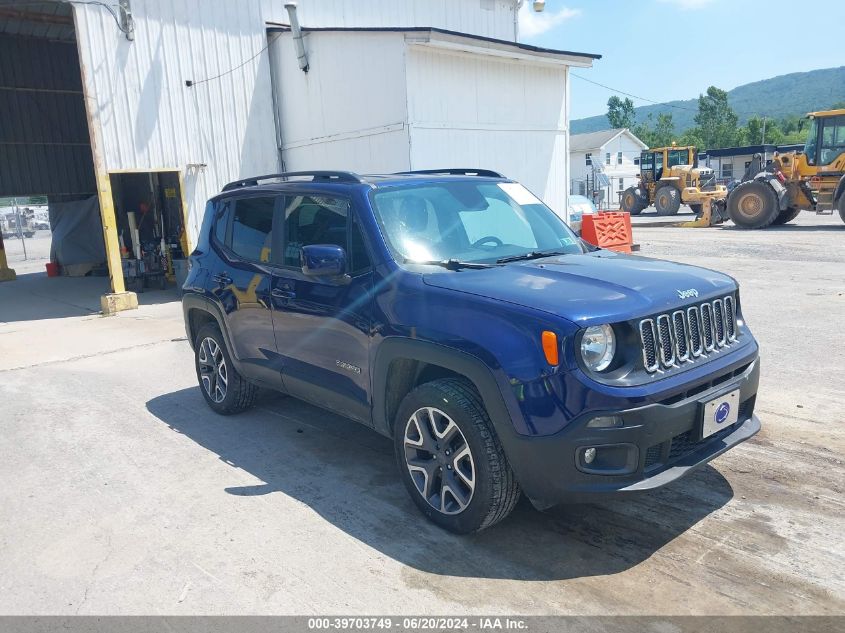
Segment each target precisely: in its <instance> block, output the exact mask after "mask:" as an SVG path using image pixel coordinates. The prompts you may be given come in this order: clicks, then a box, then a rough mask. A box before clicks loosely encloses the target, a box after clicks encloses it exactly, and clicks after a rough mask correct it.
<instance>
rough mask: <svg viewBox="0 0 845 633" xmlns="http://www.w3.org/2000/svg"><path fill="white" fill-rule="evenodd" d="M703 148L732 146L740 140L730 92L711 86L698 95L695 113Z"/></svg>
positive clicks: (737, 120)
mask: <svg viewBox="0 0 845 633" xmlns="http://www.w3.org/2000/svg"><path fill="white" fill-rule="evenodd" d="M695 122H696V124H697V126H698V131H699V135H700V138H701V141H702V142H703V143H704V147H703V148H702V149H717V148H720V147H731V146H732V145H735V144H736V142H737V140H738V136H739V134H738V129H739V128H738V122H739V119H738V117H737V116H736V112H734V111H733V109H732V108H731V106H730V105H729V104H728V93H727V92H725V91H724V90H720V89H719V88H717V87H716V86H710V87H709V88H708V89H707V94H706V95H700V96H699V97H698V114H697V115H695Z"/></svg>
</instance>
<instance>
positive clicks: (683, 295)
mask: <svg viewBox="0 0 845 633" xmlns="http://www.w3.org/2000/svg"><path fill="white" fill-rule="evenodd" d="M675 292H677V293H678V297H679V298H680V299H692V298H693V297H696V298H697V297H698V290H696V289H695V288H690V289H689V290H676V291H675Z"/></svg>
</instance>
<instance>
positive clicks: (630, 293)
mask: <svg viewBox="0 0 845 633" xmlns="http://www.w3.org/2000/svg"><path fill="white" fill-rule="evenodd" d="M423 281H424V282H425V283H426V284H427V285H429V286H434V287H438V288H445V289H448V290H455V291H458V292H465V293H469V294H473V295H478V296H481V297H487V298H490V299H495V300H498V301H507V302H509V303H514V304H517V305H521V306H526V307H529V308H534V309H538V310H542V311H544V312H549V313H551V314H554V315H557V316H559V317H563V318H565V319H567V320H569V321H572V322H573V323H577V324H579V325H582V326H587V325H592V324H596V323H614V322H617V321H625V320H628V319H633V318H639V317H643V316H647V315H650V314H656V313H658V312H663V311H667V310H671V309H675V308H678V307H681V306H685V305H690V304H692V303H695V302H696V301H705V300H706V299H708V298H710V297H715V296H720V295H723V294H727V293H729V292H732V291H733V290H735V289H736V284H735V283H734V281H733V280H732V279H731V278H730V277H728V276H727V275H724V274H722V273H718V272H715V271H712V270H708V269H706V268H698V267H696V266H688V265H686V264H677V263H675V262H668V261H664V260H659V259H651V258H648V257H640V256H634V255H622V254H618V253H614V252H612V251H599V252H595V253H587V254H584V255H564V256H555V257H544V258H543V259H536V260H532V261H527V262H514V263H511V264H507V265H504V266H496V267H493V268H487V269H482V270H467V269H464V270H460V271H443V272H436V273H429V274H425V275H424V276H423ZM696 294H697V295H698V296H697V298H696Z"/></svg>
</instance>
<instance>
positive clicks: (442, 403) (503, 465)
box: [393, 378, 521, 534]
mask: <svg viewBox="0 0 845 633" xmlns="http://www.w3.org/2000/svg"><path fill="white" fill-rule="evenodd" d="M393 440H394V442H393V443H394V449H395V453H396V461H397V465H398V467H399V473H400V477H401V478H402V481H403V483H404V484H405V487H406V488H407V490H408V494H410V495H411V498H412V499H413V500H414V503H416V504H417V507H418V508H419V509H420V511H421V512H422V513H423V514H424V515H425V516H426V517H428V518H429V519H430V520H431V521H432V522H434V523H436V524H437V525H439V526H440V527H442V528H444V529H446V530H449V531H450V532H455V533H456V534H468V533H470V532H477V531H479V530H483V529H485V528H488V527H490V526H491V525H494V524H496V523H498V522H499V521H501V520H502V519H504V518H505V517H506V516H508V515H509V514H510V513H511V511H512V510H513V509H514V506H516V503H517V501H519V497H520V495H521V491H520V488H519V484H518V483H517V481H516V478H515V477H514V474H513V471H512V470H511V467H510V465H509V464H508V460H507V457H506V456H505V452H504V449H503V448H502V444H501V442H500V441H499V438H498V437H497V435H496V432H495V431H494V430H493V424H492V422H491V421H490V417H489V416H488V415H487V411H486V410H485V409H484V405H483V404H482V402H481V397H480V396H479V395H478V393H477V392H476V391H475V389H474V388H473V387H472V386H471V385H469V384H467V383H466V382H464V381H462V380H459V379H455V378H444V379H441V380H435V381H432V382H428V383H425V384H423V385H420V386H419V387H417V388H416V389H414V390H413V391H412V392H411V393H409V394H408V395H407V396H405V398H404V400H402V404H401V405H400V406H399V411H398V413H397V416H396V422H395V425H394V430H393ZM453 488H454V490H455V492H452V489H453Z"/></svg>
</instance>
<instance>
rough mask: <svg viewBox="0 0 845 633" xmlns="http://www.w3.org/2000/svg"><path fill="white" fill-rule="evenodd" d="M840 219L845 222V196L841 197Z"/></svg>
mask: <svg viewBox="0 0 845 633" xmlns="http://www.w3.org/2000/svg"><path fill="white" fill-rule="evenodd" d="M838 206H839V217H840V218H842V221H843V222H845V194H842V195H841V196H839V205H838Z"/></svg>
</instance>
